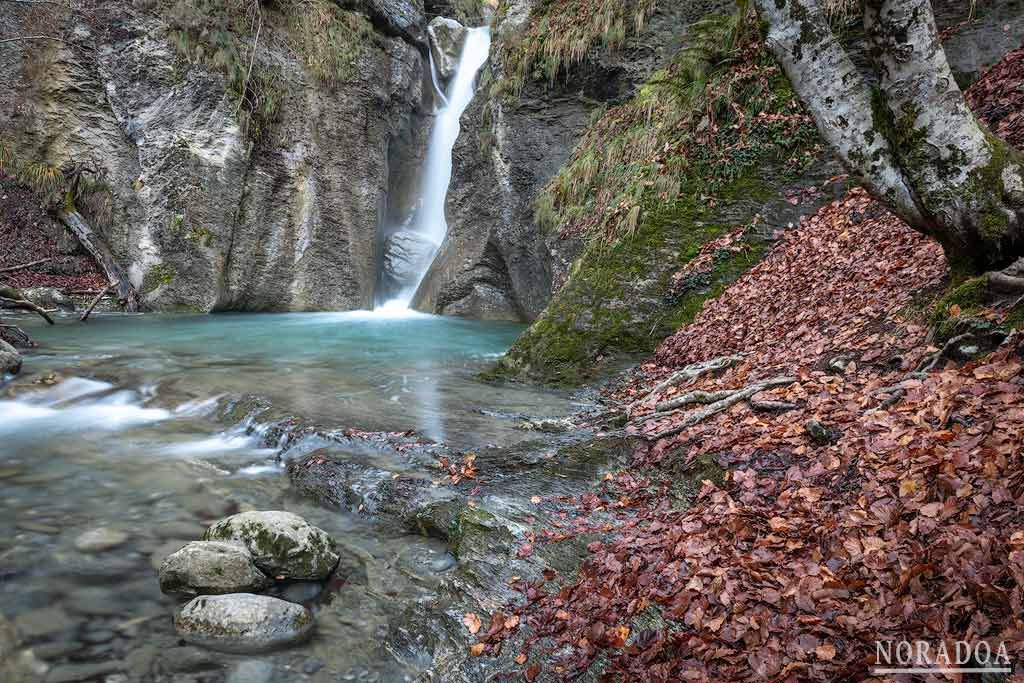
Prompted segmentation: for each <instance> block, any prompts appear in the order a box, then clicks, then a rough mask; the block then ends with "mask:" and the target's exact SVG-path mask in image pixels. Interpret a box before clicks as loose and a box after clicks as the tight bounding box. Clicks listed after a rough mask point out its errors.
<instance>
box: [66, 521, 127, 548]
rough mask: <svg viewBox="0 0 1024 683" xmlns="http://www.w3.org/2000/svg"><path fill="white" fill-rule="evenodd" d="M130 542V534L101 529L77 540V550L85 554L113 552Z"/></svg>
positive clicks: (92, 530)
mask: <svg viewBox="0 0 1024 683" xmlns="http://www.w3.org/2000/svg"><path fill="white" fill-rule="evenodd" d="M127 540H128V534H126V533H125V532H123V531H118V530H117V529H108V528H107V527H99V528H97V529H91V530H90V531H86V532H85V533H83V534H81V535H80V536H79V537H78V538H76V539H75V549H77V550H78V551H80V552H83V553H101V552H104V551H106V550H112V549H114V548H116V547H118V546H119V545H122V544H123V543H124V542H125V541H127Z"/></svg>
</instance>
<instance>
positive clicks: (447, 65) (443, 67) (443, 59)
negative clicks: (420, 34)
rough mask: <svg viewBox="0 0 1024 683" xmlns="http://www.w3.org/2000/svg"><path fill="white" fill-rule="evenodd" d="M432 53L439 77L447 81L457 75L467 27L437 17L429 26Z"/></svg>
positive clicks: (452, 20)
mask: <svg viewBox="0 0 1024 683" xmlns="http://www.w3.org/2000/svg"><path fill="white" fill-rule="evenodd" d="M427 36H428V37H429V38H430V51H431V54H433V56H434V66H435V67H436V68H437V73H438V75H439V76H440V77H441V78H443V79H445V80H447V79H449V78H451V77H452V76H454V75H455V72H456V71H457V70H458V68H459V59H460V58H461V57H462V47H463V45H465V44H466V27H465V26H463V25H462V24H460V23H459V22H457V21H455V20H454V19H449V18H448V17H436V18H434V20H433V21H431V22H430V24H428V25H427Z"/></svg>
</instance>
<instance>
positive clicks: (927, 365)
mask: <svg viewBox="0 0 1024 683" xmlns="http://www.w3.org/2000/svg"><path fill="white" fill-rule="evenodd" d="M969 339H974V335H973V334H971V333H970V332H965V333H964V334H958V335H956V336H955V337H953V338H952V339H950V340H949V341H947V342H946V343H945V344H944V345H943V347H942V348H941V349H939V350H938V351H936V352H935V353H933V354H932V355H930V356H927V357H926V358H925V359H924V360H922V361H921V364H920V365H919V366H918V368H917V372H919V373H927V372H931V371H932V370H934V369H935V366H936V365H938V364H939V361H940V360H942V359H943V358H946V357H947V356H948V355H949V352H950V351H952V350H953V349H955V348H956V346H957V344H960V343H961V342H965V341H967V340H969Z"/></svg>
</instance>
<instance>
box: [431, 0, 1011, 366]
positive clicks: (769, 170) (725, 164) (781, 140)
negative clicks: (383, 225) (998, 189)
mask: <svg viewBox="0 0 1024 683" xmlns="http://www.w3.org/2000/svg"><path fill="white" fill-rule="evenodd" d="M935 4H936V9H937V14H938V16H939V19H940V22H941V24H942V28H946V29H949V33H948V37H947V40H946V48H947V52H948V56H949V59H950V61H951V65H952V66H953V69H954V71H955V72H956V73H957V74H958V78H960V79H962V80H963V81H964V82H965V83H967V82H971V81H972V80H974V79H975V78H977V76H978V75H979V72H980V71H981V70H982V69H983V68H984V67H985V66H987V65H989V64H992V63H994V62H995V61H997V60H998V59H999V58H1000V57H1001V56H1002V55H1003V54H1004V53H1005V52H1006V50H1007V49H1009V48H1010V47H1011V46H1013V45H1016V44H1019V42H1020V39H1021V35H1022V31H1024V21H1022V15H1021V13H1020V8H1021V6H1020V3H1019V0H993V1H992V2H988V3H984V2H981V3H978V7H977V15H976V17H975V19H974V20H972V21H968V20H969V19H970V8H969V7H967V6H965V5H964V4H963V3H952V2H936V3H935ZM701 9H702V10H703V11H701V12H699V14H698V18H702V19H706V18H708V17H709V16H711V15H712V14H713V12H712V10H714V9H715V8H701ZM709 12H710V13H709ZM652 25H653V21H652ZM681 26H685V24H679V23H677V24H676V25H675V31H676V33H675V35H676V36H678V38H677V39H676V41H675V45H677V46H678V45H679V44H680V42H682V43H684V44H685V45H686V49H684V50H681V51H679V52H677V53H676V54H675V57H676V59H675V60H673V65H672V66H671V67H670V68H669V69H668V70H667V71H666V72H661V73H659V74H658V75H656V77H655V78H654V79H652V81H651V83H649V84H648V85H647V86H645V87H644V88H642V89H641V90H640V92H639V94H638V95H637V96H636V97H635V98H633V99H632V100H629V101H626V102H625V103H624V105H623V106H614V107H612V108H610V109H609V110H608V112H607V113H605V115H604V116H602V117H600V118H598V119H597V120H596V121H595V122H594V123H593V124H591V125H590V126H587V127H586V128H585V130H584V131H583V133H582V142H581V143H580V144H579V146H577V147H576V149H575V151H574V152H573V153H572V157H571V159H569V161H568V163H567V164H566V165H565V166H564V167H563V168H562V169H561V171H559V172H558V173H559V175H558V177H556V179H555V181H554V183H552V184H551V185H548V186H547V187H546V189H544V190H543V191H541V192H539V193H538V192H537V186H534V188H532V189H527V190H525V191H524V192H523V193H522V194H521V195H520V197H523V196H525V195H529V194H530V192H531V191H532V192H533V197H534V198H533V200H532V201H531V202H530V203H532V205H533V206H534V207H537V208H538V209H540V211H539V212H538V213H540V214H545V213H546V214H548V227H549V229H548V231H547V233H546V234H547V237H546V239H545V240H544V244H543V245H540V244H539V242H534V243H533V245H531V250H533V251H535V252H539V253H542V254H543V255H544V258H546V259H547V260H546V261H545V264H546V268H547V270H546V275H548V276H549V277H550V282H551V284H552V289H553V291H554V294H553V298H552V300H551V301H550V303H549V304H548V305H547V306H546V308H545V309H544V310H543V312H542V313H541V314H540V316H539V317H538V319H537V320H536V321H535V322H534V324H533V326H532V327H531V328H530V329H529V330H528V331H527V332H526V333H524V335H523V336H522V337H521V338H520V339H519V340H518V341H517V342H516V344H515V345H514V346H513V348H512V349H511V350H510V352H509V353H508V355H507V356H506V358H505V359H503V361H502V362H501V363H500V364H499V367H498V368H497V371H496V374H497V375H498V376H505V377H514V378H519V379H531V380H539V381H543V382H554V383H560V384H578V383H579V382H581V381H585V380H587V379H589V378H593V377H594V376H595V374H597V373H599V372H601V370H602V368H614V367H616V361H617V360H618V359H622V358H623V357H629V356H630V355H631V354H634V353H645V352H649V351H650V350H652V349H653V348H654V346H655V345H656V344H657V342H658V341H659V340H660V339H662V338H664V336H665V335H666V334H669V333H671V331H672V330H674V329H676V328H678V327H679V326H680V325H682V324H684V323H686V322H687V321H688V320H689V319H690V318H692V316H693V315H694V314H695V313H696V312H697V311H698V310H700V306H701V305H702V303H703V301H704V300H706V299H707V298H709V297H713V296H716V295H717V293H718V292H719V291H721V289H722V288H723V287H724V286H725V284H726V283H728V282H729V281H730V280H731V279H732V278H734V277H736V276H737V275H738V274H739V273H740V272H742V271H743V270H744V269H745V268H747V267H749V266H750V265H751V264H752V263H754V262H756V260H757V259H758V258H759V257H760V254H762V253H763V252H764V251H765V250H766V248H767V246H768V245H767V244H766V242H765V240H764V238H765V237H766V236H770V235H771V234H772V232H773V231H775V230H778V229H784V228H785V227H786V226H787V224H789V223H791V222H794V221H796V220H798V219H799V217H800V216H801V215H809V214H810V213H812V212H813V211H815V210H816V209H817V208H818V207H819V206H820V205H821V204H822V203H823V202H826V201H829V200H830V199H832V198H833V197H834V196H835V191H836V190H837V189H839V188H840V186H837V185H835V184H830V185H829V186H828V187H824V188H823V182H824V181H825V180H827V179H829V178H830V177H832V176H834V175H837V174H839V173H841V169H839V167H838V166H837V165H836V164H835V162H834V161H832V159H831V155H830V154H828V153H827V151H826V150H824V149H823V148H822V146H821V145H820V143H819V142H818V140H817V134H816V132H815V131H814V129H813V126H810V127H803V130H801V127H785V128H786V129H785V130H782V129H780V130H771V127H772V125H773V124H769V125H768V126H764V125H763V124H764V123H767V121H760V122H759V121H758V120H757V116H758V114H759V112H765V111H767V112H769V113H772V114H774V115H778V116H780V117H791V120H792V121H794V122H797V121H798V119H799V117H798V112H797V111H790V108H789V106H788V103H789V102H791V101H793V96H792V94H791V93H789V92H788V91H789V87H788V84H787V83H786V82H785V79H780V78H777V77H776V76H772V75H771V74H772V67H771V62H770V60H769V61H767V62H765V63H764V68H765V71H764V72H763V77H762V78H761V79H760V80H761V82H760V83H759V84H757V87H762V88H766V92H765V93H763V94H764V95H765V97H763V96H761V95H755V97H754V98H753V99H752V100H749V101H748V102H746V103H744V102H739V105H738V106H739V107H740V108H743V107H746V106H747V105H750V109H749V110H748V111H747V118H746V119H743V120H739V121H733V122H730V125H729V126H728V127H726V126H723V127H721V128H717V127H716V120H718V121H719V122H721V121H722V119H723V118H724V119H728V118H729V116H728V115H727V112H726V111H725V110H722V111H721V112H719V113H718V114H716V113H714V112H715V109H716V108H717V107H718V104H717V103H718V102H719V99H718V98H719V96H720V94H719V93H716V92H714V86H713V85H712V88H711V90H710V91H709V92H708V93H707V95H708V96H709V98H708V99H706V100H705V101H704V102H703V105H702V106H707V107H708V112H709V114H708V115H707V116H703V115H700V114H699V112H694V116H693V117H692V118H691V120H689V122H686V121H683V122H680V121H679V117H678V116H677V115H676V114H677V112H676V111H675V110H677V109H679V108H685V106H686V105H685V102H687V101H689V100H688V99H687V98H688V97H689V95H688V93H689V92H691V91H692V87H693V84H694V83H701V84H702V85H701V87H704V86H703V84H704V82H705V81H704V80H703V79H704V78H705V75H706V74H710V73H711V72H712V71H713V69H711V70H708V69H707V68H706V67H705V69H704V70H703V71H698V72H697V73H694V72H693V71H692V70H688V67H686V65H685V63H684V62H685V61H686V60H687V59H688V57H687V55H688V54H689V53H691V52H692V51H693V50H692V48H694V47H699V49H701V50H706V49H709V48H710V49H711V51H712V52H713V50H714V47H715V45H713V44H712V45H710V46H697V45H695V44H694V41H693V40H691V38H692V37H693V36H692V32H688V31H686V30H685V29H682V28H680V27H681ZM720 37H721V40H720V41H718V42H719V45H720V44H723V43H724V41H725V40H726V38H727V33H722V34H720ZM853 39H854V40H855V39H856V37H855V36H854V37H853ZM662 43H663V44H668V41H666V40H665V39H664V38H662ZM666 61H668V60H666ZM637 63H643V62H642V60H641V61H639V62H637ZM719 63H720V62H719ZM738 65H739V66H740V67H741V68H739V69H738V70H737V73H742V72H743V70H744V69H749V68H750V67H751V66H752V65H751V63H750V61H749V58H747V57H745V58H743V59H742V60H741V61H740V62H738ZM702 74H705V75H702ZM585 76H586V70H584V71H583V72H582V75H580V76H579V77H578V80H577V78H576V75H575V72H574V74H573V77H572V79H573V80H571V81H570V82H573V83H582V82H585V80H583V79H584V78H585ZM706 78H707V82H712V81H713V80H714V79H713V78H712V77H711V76H710V75H707V76H706ZM602 81H603V82H605V83H614V82H615V79H614V78H611V77H610V76H606V77H605V78H604V79H602ZM749 85H754V84H752V83H747V84H746V85H745V86H743V87H744V88H745V87H746V86H749ZM631 90H633V91H635V90H636V88H635V87H633V88H631ZM666 90H667V91H669V92H668V93H667V95H668V100H669V101H670V102H674V104H670V105H668V106H660V105H659V102H658V96H657V94H656V93H658V92H659V91H666ZM672 90H676V92H671V91H672ZM747 92H748V91H746V90H744V89H741V88H737V89H736V90H733V91H731V92H730V93H728V94H727V95H726V97H725V100H722V101H725V102H728V103H729V106H732V107H735V106H737V102H738V101H739V100H741V99H742V98H745V97H748V95H747V94H746V93H747ZM652 94H655V96H654V97H652V96H651V95H652ZM523 102H527V103H528V102H530V91H529V90H528V89H527V90H526V91H525V99H524V100H523ZM612 104H613V105H614V104H618V103H617V102H616V101H614V100H613V101H612ZM645 112H646V113H645ZM721 114H726V116H724V117H722V118H720V115H721ZM558 120H559V121H568V120H572V119H571V118H570V117H566V116H559V117H558ZM780 120H781V119H780ZM680 123H682V129H680V130H678V131H677V132H675V133H673V132H671V131H672V128H673V127H676V126H679V125H680ZM733 124H736V125H737V126H738V127H739V128H745V127H747V126H749V131H748V132H749V136H746V135H745V134H744V136H743V139H742V140H739V141H738V142H739V147H738V148H736V149H735V150H732V151H729V150H722V151H723V154H722V155H721V156H720V157H718V158H709V157H708V153H709V151H711V150H712V148H713V147H714V146H715V145H717V144H719V143H721V141H722V140H728V139H729V137H730V135H731V131H732V130H734V128H733ZM751 124H752V125H751ZM709 126H710V128H709ZM498 131H499V137H500V135H501V133H502V132H503V131H502V124H501V122H500V121H499V125H498ZM709 132H711V133H713V134H712V135H710V136H709ZM567 138H572V136H571V135H570V136H567ZM519 139H521V136H520V137H519ZM647 141H652V142H651V144H648V142H647ZM537 142H539V141H538V140H533V141H531V143H532V144H529V143H528V144H529V148H530V150H531V151H532V152H533V153H534V154H536V155H538V156H540V155H543V154H546V153H550V152H551V151H552V149H553V148H554V146H553V145H543V144H540V145H537V144H536V143H537ZM660 146H663V150H664V153H658V150H657V148H658V147H660ZM537 147H539V149H540V150H543V151H537V150H536V149H535V148H537ZM499 148H500V145H499ZM623 149H625V150H626V151H625V152H623ZM559 151H564V148H562V149H561V150H559ZM737 151H738V152H739V153H736V152H737ZM566 154H568V153H566ZM794 161H796V162H798V163H795V164H794V163H792V162H794ZM523 166H524V164H523V163H522V162H520V163H519V164H518V165H517V168H522V167H523ZM723 171H724V175H723V177H722V178H717V177H716V176H717V175H718V174H719V173H720V172H723ZM542 175H543V174H541V173H538V174H536V175H535V176H534V178H533V179H534V180H535V181H536V180H538V179H539V178H540V177H541V176H542ZM541 184H543V183H541ZM496 185H498V184H497V183H496ZM580 188H583V189H580ZM492 192H493V191H492ZM456 196H457V195H456V194H453V201H455V198H456ZM474 203H475V202H474ZM494 204H495V205H497V206H501V205H500V203H497V202H494ZM518 206H522V204H518ZM520 215H521V216H522V217H523V220H522V222H521V223H520V225H522V226H529V225H531V223H530V222H529V221H530V219H531V218H532V216H526V215H524V214H520ZM496 224H497V225H500V224H501V223H500V221H498V222H496ZM492 230H493V228H492ZM735 230H739V231H740V233H742V234H743V235H744V237H743V238H742V241H741V244H739V246H737V244H731V243H730V244H728V245H726V247H727V248H722V247H721V246H720V247H719V248H717V249H715V248H714V247H715V245H716V244H720V243H719V240H722V239H725V240H727V241H728V239H727V238H728V235H731V234H739V233H735V232H732V231H735ZM495 232H497V234H498V235H499V236H500V235H501V230H500V229H499V230H497V231H495ZM536 234H537V233H536V232H535V231H531V230H530V228H529V227H527V228H525V229H523V230H521V231H520V233H519V235H517V237H520V236H522V235H525V236H527V237H533V236H535V235H536ZM520 239H522V238H521V237H520ZM520 243H522V242H521V241H519V242H517V244H520ZM723 244H724V243H723ZM704 245H707V246H708V247H711V248H712V250H711V251H710V252H709V251H708V249H707V248H705V247H704ZM493 251H494V250H492V252H491V253H493ZM456 281H457V280H456ZM449 291H450V290H449ZM439 300H440V301H441V303H444V301H445V299H444V297H443V295H442V296H441V297H439Z"/></svg>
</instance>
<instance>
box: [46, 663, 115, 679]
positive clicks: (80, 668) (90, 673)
mask: <svg viewBox="0 0 1024 683" xmlns="http://www.w3.org/2000/svg"><path fill="white" fill-rule="evenodd" d="M126 668H127V666H126V665H125V663H124V662H121V661H116V660H114V661H109V662H90V663H88V664H60V665H58V666H55V667H53V668H52V669H50V671H49V673H47V674H46V683H73V682H74V681H91V680H93V679H94V678H96V677H97V676H102V675H104V674H112V673H117V672H118V671H124V670H125V669H126Z"/></svg>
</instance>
